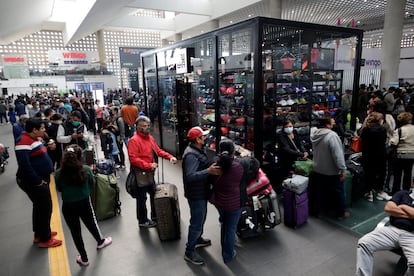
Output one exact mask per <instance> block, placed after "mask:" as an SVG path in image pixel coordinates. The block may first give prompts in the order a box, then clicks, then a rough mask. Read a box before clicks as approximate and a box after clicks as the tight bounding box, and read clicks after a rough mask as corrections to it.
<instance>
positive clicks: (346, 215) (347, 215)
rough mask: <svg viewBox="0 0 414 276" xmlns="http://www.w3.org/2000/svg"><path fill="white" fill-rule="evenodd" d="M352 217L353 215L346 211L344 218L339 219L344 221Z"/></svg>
mask: <svg viewBox="0 0 414 276" xmlns="http://www.w3.org/2000/svg"><path fill="white" fill-rule="evenodd" d="M350 215H351V213H350V212H348V211H345V212H344V215H343V216H342V217H339V218H338V219H339V220H344V219H347V218H349V216H350Z"/></svg>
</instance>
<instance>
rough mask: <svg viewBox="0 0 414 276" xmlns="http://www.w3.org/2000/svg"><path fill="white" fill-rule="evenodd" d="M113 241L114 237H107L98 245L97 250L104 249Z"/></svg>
mask: <svg viewBox="0 0 414 276" xmlns="http://www.w3.org/2000/svg"><path fill="white" fill-rule="evenodd" d="M111 243H112V237H106V238H105V239H104V241H103V242H102V243H101V244H98V246H97V247H96V249H97V250H99V249H103V248H105V247H107V246H108V245H110V244H111Z"/></svg>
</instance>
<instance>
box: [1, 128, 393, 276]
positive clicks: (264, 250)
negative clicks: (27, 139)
mask: <svg viewBox="0 0 414 276" xmlns="http://www.w3.org/2000/svg"><path fill="white" fill-rule="evenodd" d="M0 142H1V143H3V144H6V145H9V146H12V145H13V142H12V133H11V127H10V126H5V125H4V126H0ZM10 153H11V157H10V159H9V162H10V165H9V166H8V167H7V168H6V172H5V173H3V174H1V175H0V220H1V225H0V233H1V235H0V244H1V251H0V252H1V254H0V258H1V259H0V271H1V272H0V275H13V276H22V275H33V276H45V275H52V274H50V272H49V254H51V253H50V252H48V249H40V248H37V247H36V246H34V245H33V244H32V238H33V237H32V231H31V208H32V207H31V203H30V201H29V199H28V198H27V196H26V195H25V194H24V193H23V192H22V191H21V190H20V189H19V188H18V186H17V185H16V183H15V177H14V175H15V172H16V161H15V157H14V152H13V150H11V151H10ZM164 164H165V181H166V182H170V183H175V184H177V186H178V187H179V193H180V205H181V231H182V238H181V239H180V240H177V241H171V242H160V241H159V239H158V235H157V232H156V229H139V228H138V225H137V221H136V216H135V202H134V200H133V199H132V198H130V197H129V196H128V194H126V192H125V187H124V186H123V183H124V180H125V178H126V174H127V172H126V171H121V172H120V176H121V178H120V179H119V183H120V188H121V201H122V214H121V216H118V217H115V218H112V219H109V220H106V221H102V222H100V226H101V230H102V232H103V233H104V234H107V235H111V236H112V237H113V244H112V245H111V246H109V247H108V248H105V249H104V250H102V251H99V252H97V251H96V249H95V248H96V244H95V241H94V240H93V238H92V236H91V235H90V234H89V233H88V232H87V231H86V229H84V231H83V235H84V240H85V243H86V248H87V251H88V253H89V259H90V262H91V264H90V266H89V267H87V268H80V267H79V266H78V265H77V264H76V263H75V257H76V255H77V252H76V250H75V247H74V244H73V242H72V239H71V236H70V233H69V231H68V228H67V227H66V225H65V222H64V220H63V218H62V223H63V229H64V238H65V245H66V247H67V256H68V261H69V265H70V272H71V274H72V275H85V276H86V275H94V276H95V275H104V276H106V275H217V276H219V275H220V276H221V275H243V276H247V275H256V276H257V275H292V276H299V275H307V276H312V275H315V276H321V275H322V276H329V275H354V270H355V247H356V243H357V240H358V235H357V234H355V233H352V232H351V231H347V230H344V229H343V228H341V227H340V226H338V225H335V224H332V223H330V222H326V221H323V220H320V219H315V218H310V219H309V221H308V223H307V224H305V225H304V226H302V227H300V228H298V229H290V228H287V227H285V226H284V225H283V224H281V225H278V226H276V228H275V229H272V230H271V231H268V232H266V233H265V234H264V235H263V236H260V237H257V238H253V239H249V240H238V241H237V248H236V250H237V257H236V259H235V260H234V261H233V262H231V263H230V264H229V265H225V264H224V263H223V261H222V258H221V248H220V236H219V235H220V231H219V224H218V221H217V212H216V210H215V209H214V208H213V206H209V213H208V218H207V222H206V225H205V229H204V232H205V234H204V236H205V237H208V238H210V239H212V242H213V245H212V246H210V247H207V248H204V249H201V250H199V252H200V255H201V256H202V257H204V258H205V260H206V265H204V266H194V265H191V264H188V263H186V262H185V261H184V260H183V253H184V247H185V242H186V234H187V227H188V219H189V215H188V214H189V211H188V205H187V202H186V200H185V199H184V197H183V190H182V181H181V167H180V165H179V164H177V165H171V164H169V163H168V162H164ZM127 167H128V166H127ZM58 197H59V198H60V195H58ZM55 212H56V211H55ZM398 259H399V257H398V256H397V255H395V254H393V253H390V252H380V253H377V254H376V255H375V273H374V275H375V276H383V275H401V272H396V271H395V269H396V264H397V262H398ZM65 261H66V260H61V261H60V262H65ZM55 275H56V274H55Z"/></svg>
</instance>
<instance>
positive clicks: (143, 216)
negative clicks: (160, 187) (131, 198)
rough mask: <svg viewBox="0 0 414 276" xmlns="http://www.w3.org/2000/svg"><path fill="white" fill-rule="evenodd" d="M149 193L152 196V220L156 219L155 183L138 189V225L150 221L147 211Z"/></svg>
mask: <svg viewBox="0 0 414 276" xmlns="http://www.w3.org/2000/svg"><path fill="white" fill-rule="evenodd" d="M147 193H148V194H149V196H150V205H151V218H156V217H157V215H156V214H155V207H154V195H155V183H154V184H152V185H147V186H144V187H138V195H137V198H136V199H137V219H138V223H140V224H141V223H146V222H147V221H148V211H147Z"/></svg>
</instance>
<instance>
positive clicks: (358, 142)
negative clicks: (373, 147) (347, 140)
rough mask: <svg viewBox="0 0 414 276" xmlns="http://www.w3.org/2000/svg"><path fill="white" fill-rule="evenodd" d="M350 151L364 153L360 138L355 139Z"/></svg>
mask: <svg viewBox="0 0 414 276" xmlns="http://www.w3.org/2000/svg"><path fill="white" fill-rule="evenodd" d="M349 149H350V150H352V151H353V152H361V151H362V140H361V138H360V137H353V138H352V142H351V145H350V146H349Z"/></svg>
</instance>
